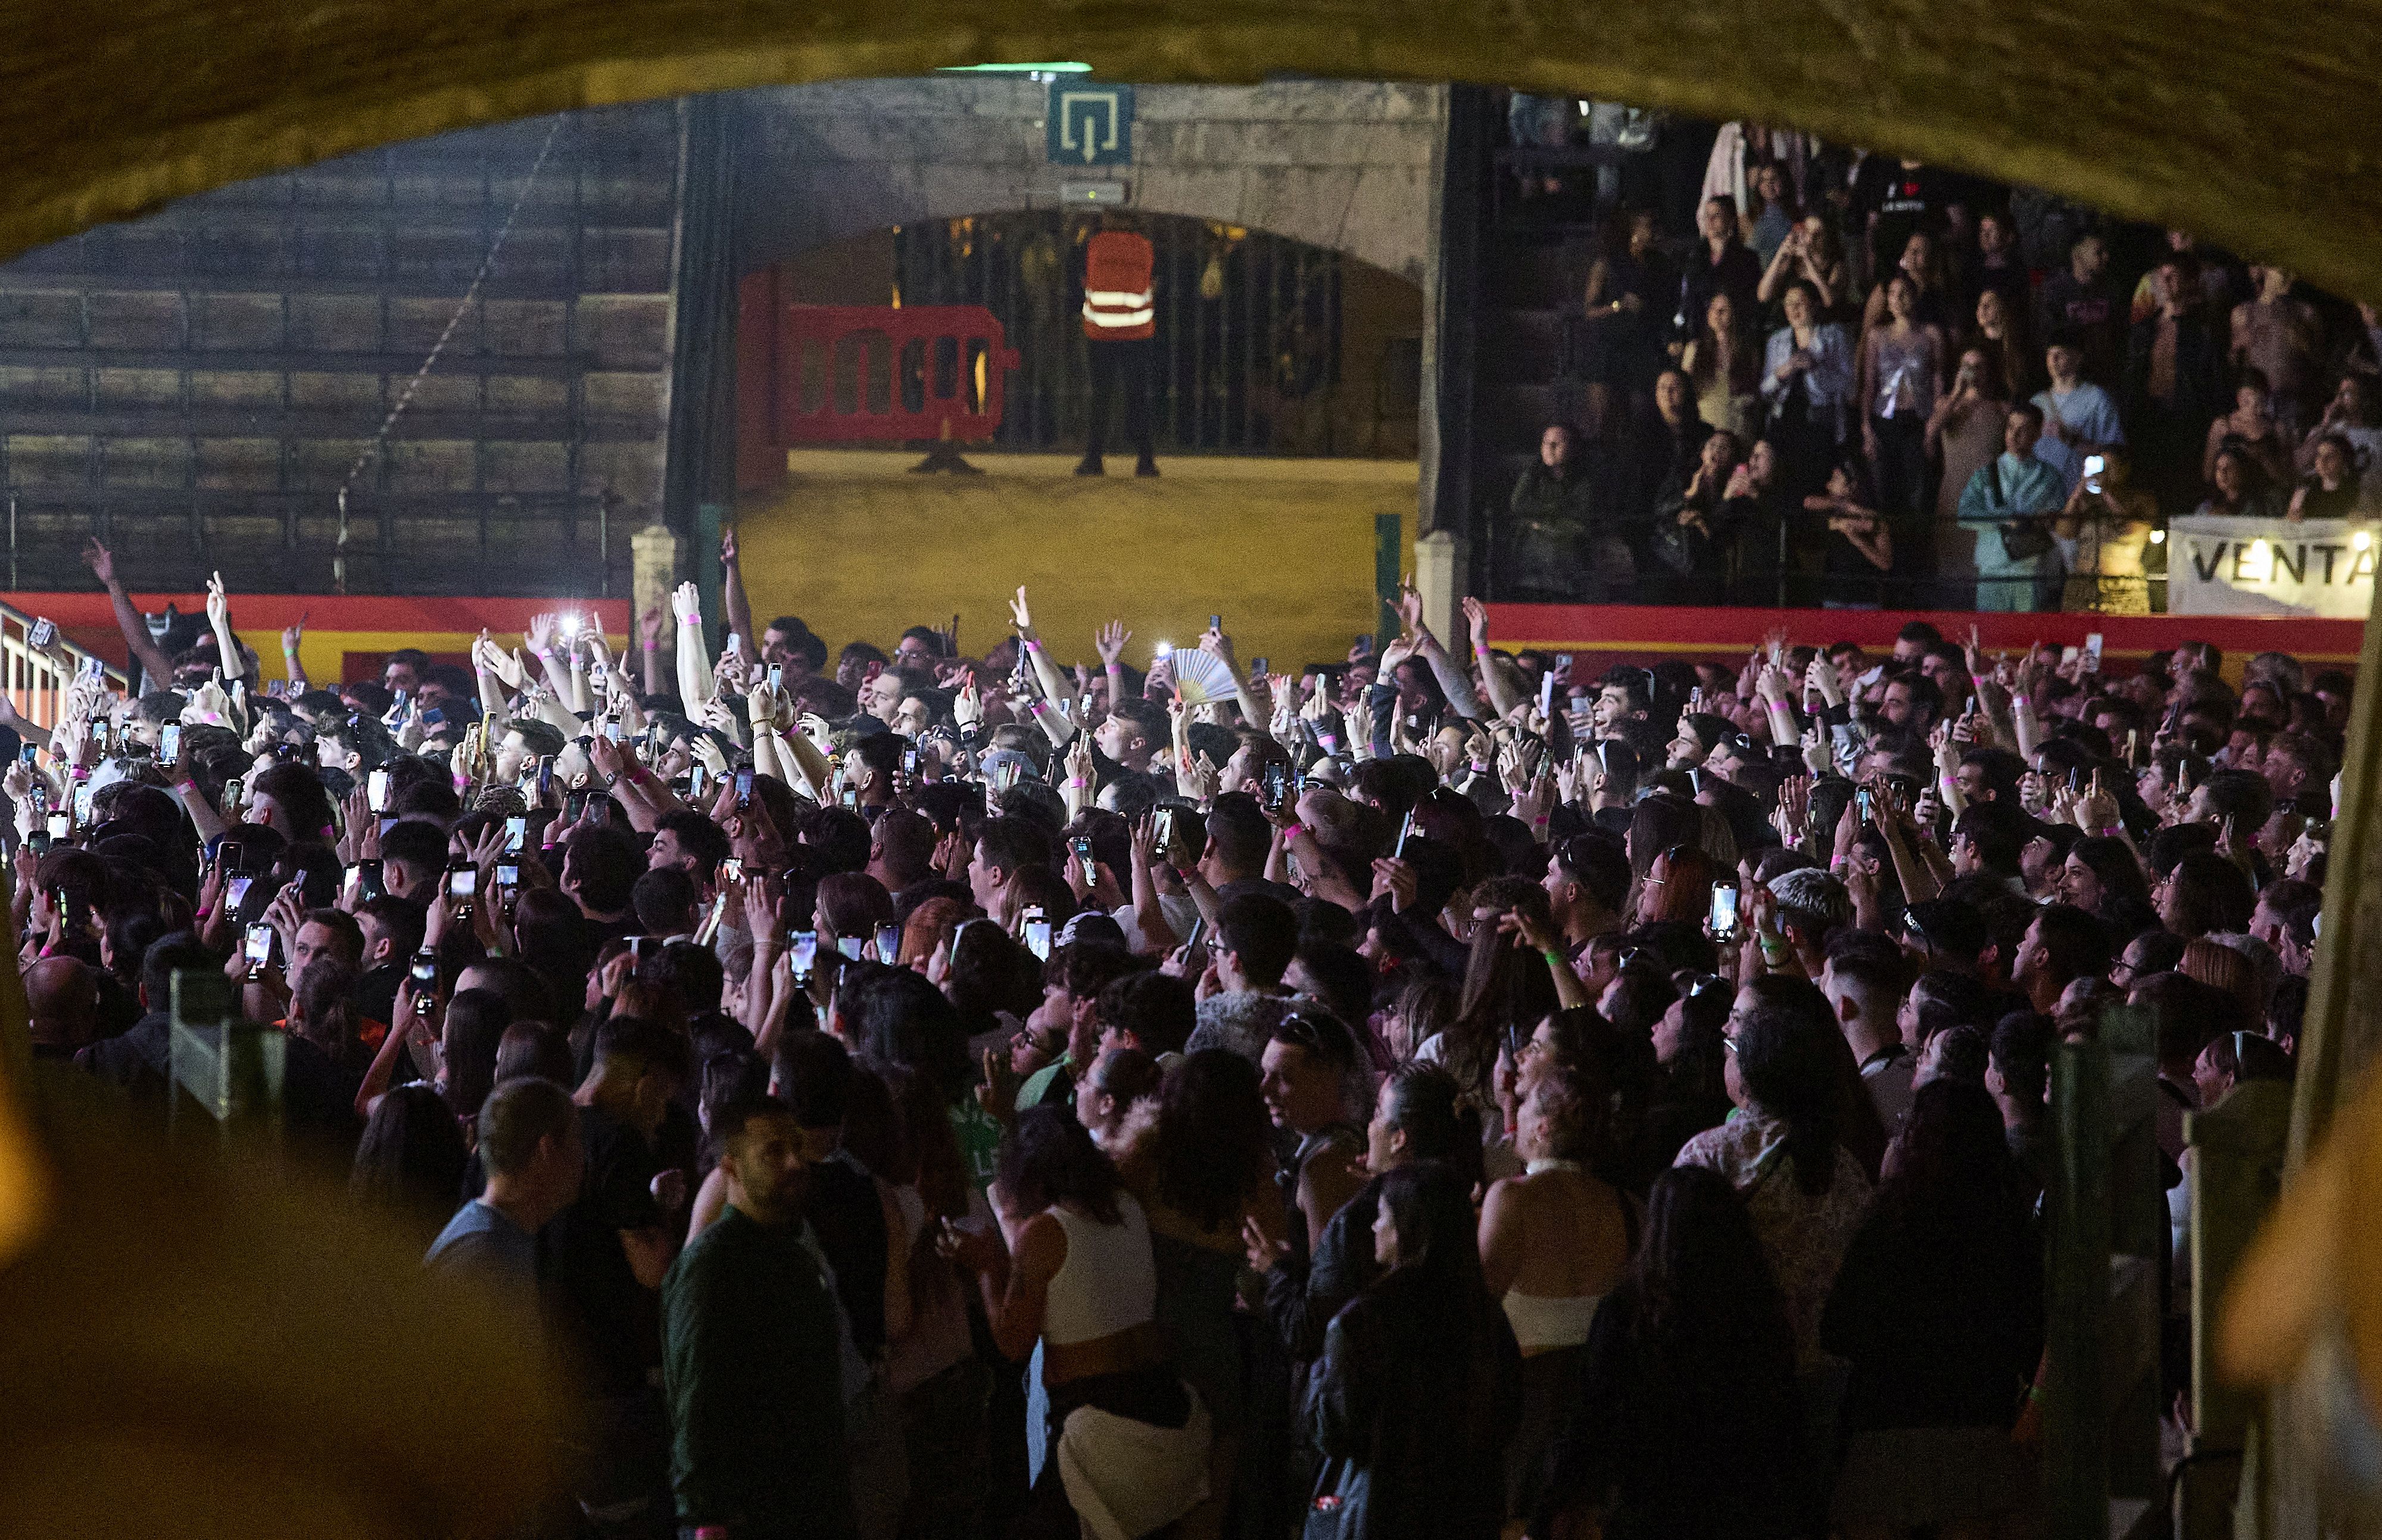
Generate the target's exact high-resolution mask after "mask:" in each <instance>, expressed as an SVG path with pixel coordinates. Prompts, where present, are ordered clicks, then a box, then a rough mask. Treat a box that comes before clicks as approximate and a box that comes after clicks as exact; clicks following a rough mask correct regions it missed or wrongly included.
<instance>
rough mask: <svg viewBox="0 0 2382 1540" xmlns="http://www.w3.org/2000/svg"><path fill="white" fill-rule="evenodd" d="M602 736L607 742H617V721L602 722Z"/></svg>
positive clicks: (618, 737) (618, 730)
mask: <svg viewBox="0 0 2382 1540" xmlns="http://www.w3.org/2000/svg"><path fill="white" fill-rule="evenodd" d="M604 736H605V738H606V739H607V740H608V741H609V742H612V743H616V744H617V743H619V742H620V723H619V722H617V721H608V722H606V723H605V724H604Z"/></svg>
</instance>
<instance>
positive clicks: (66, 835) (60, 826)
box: [48, 813, 74, 840]
mask: <svg viewBox="0 0 2382 1540" xmlns="http://www.w3.org/2000/svg"><path fill="white" fill-rule="evenodd" d="M48 823H49V835H50V838H51V839H53V840H68V839H72V838H73V837H74V819H73V818H72V817H71V816H69V815H68V814H65V813H52V814H51V815H50V816H49V819H48Z"/></svg>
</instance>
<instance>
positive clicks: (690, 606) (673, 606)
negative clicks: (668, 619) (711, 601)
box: [670, 583, 703, 625]
mask: <svg viewBox="0 0 2382 1540" xmlns="http://www.w3.org/2000/svg"><path fill="white" fill-rule="evenodd" d="M670 610H671V612H672V613H674V614H675V615H676V616H677V617H678V623H679V624H681V625H701V624H702V623H703V591H702V590H701V589H699V588H697V587H696V586H695V585H694V584H692V583H681V584H680V585H678V586H677V587H675V588H673V589H671V590H670Z"/></svg>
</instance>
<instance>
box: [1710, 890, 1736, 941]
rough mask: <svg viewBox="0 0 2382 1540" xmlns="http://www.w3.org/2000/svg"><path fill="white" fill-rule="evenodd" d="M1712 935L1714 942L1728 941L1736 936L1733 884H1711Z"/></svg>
mask: <svg viewBox="0 0 2382 1540" xmlns="http://www.w3.org/2000/svg"><path fill="white" fill-rule="evenodd" d="M1712 935H1713V940H1714V941H1730V940H1734V939H1735V937H1736V935H1737V885H1736V884H1735V883H1733V882H1714V883H1713V891H1712Z"/></svg>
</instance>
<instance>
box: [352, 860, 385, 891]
mask: <svg viewBox="0 0 2382 1540" xmlns="http://www.w3.org/2000/svg"><path fill="white" fill-rule="evenodd" d="M356 894H357V896H358V897H360V898H362V899H363V900H365V901H366V902H370V901H371V900H373V899H375V898H386V897H387V896H388V889H387V887H386V886H385V885H383V883H382V881H381V875H380V858H379V857H378V856H373V857H370V858H367V859H365V860H361V861H358V862H357V863H356Z"/></svg>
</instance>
